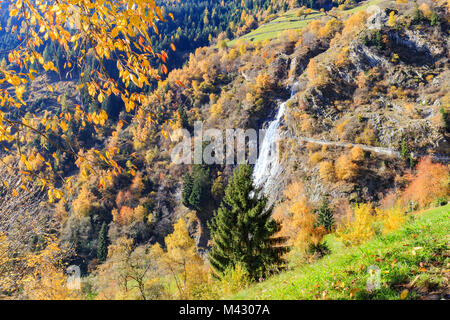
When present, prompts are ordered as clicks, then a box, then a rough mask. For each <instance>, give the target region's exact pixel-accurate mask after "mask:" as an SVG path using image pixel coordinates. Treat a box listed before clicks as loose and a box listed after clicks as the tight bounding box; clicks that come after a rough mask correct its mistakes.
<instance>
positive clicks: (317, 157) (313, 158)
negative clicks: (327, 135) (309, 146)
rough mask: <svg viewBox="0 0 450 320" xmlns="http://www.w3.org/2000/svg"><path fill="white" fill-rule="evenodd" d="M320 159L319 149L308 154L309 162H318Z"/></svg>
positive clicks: (321, 155)
mask: <svg viewBox="0 0 450 320" xmlns="http://www.w3.org/2000/svg"><path fill="white" fill-rule="evenodd" d="M322 159H323V154H322V152H320V151H318V152H314V153H310V154H309V162H311V163H312V164H318V163H319V162H320V161H322Z"/></svg>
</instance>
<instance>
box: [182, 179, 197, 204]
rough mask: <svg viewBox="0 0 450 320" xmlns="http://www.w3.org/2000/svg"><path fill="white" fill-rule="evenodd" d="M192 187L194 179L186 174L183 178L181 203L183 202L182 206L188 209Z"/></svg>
mask: <svg viewBox="0 0 450 320" xmlns="http://www.w3.org/2000/svg"><path fill="white" fill-rule="evenodd" d="M193 185H194V179H193V178H192V176H191V175H190V174H189V172H188V173H186V175H185V176H184V182H183V191H182V193H181V201H182V202H183V205H184V206H185V207H188V208H190V207H191V205H190V203H189V197H190V196H191V193H192V186H193Z"/></svg>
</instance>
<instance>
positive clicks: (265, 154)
mask: <svg viewBox="0 0 450 320" xmlns="http://www.w3.org/2000/svg"><path fill="white" fill-rule="evenodd" d="M296 87H297V83H294V85H293V86H292V90H291V97H292V96H293V95H294V94H295V93H296ZM286 103H287V101H285V102H283V103H282V104H281V105H280V107H279V109H278V112H277V115H276V117H275V119H274V120H273V121H271V122H270V124H269V127H268V128H267V130H266V134H265V136H264V140H263V142H262V145H261V148H260V151H259V156H258V159H257V160H256V163H255V167H254V169H253V183H254V184H255V186H256V187H258V188H262V190H263V191H265V186H266V185H268V184H269V183H270V182H271V181H272V180H273V179H275V178H276V177H277V176H278V175H279V174H280V173H281V168H280V165H279V159H278V148H277V141H278V139H279V138H280V134H279V129H280V123H281V121H282V119H283V116H284V112H285V109H286Z"/></svg>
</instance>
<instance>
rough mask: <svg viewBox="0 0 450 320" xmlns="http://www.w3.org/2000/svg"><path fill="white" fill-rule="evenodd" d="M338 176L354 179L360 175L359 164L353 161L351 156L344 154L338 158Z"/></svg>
mask: <svg viewBox="0 0 450 320" xmlns="http://www.w3.org/2000/svg"><path fill="white" fill-rule="evenodd" d="M335 171H336V177H337V178H338V179H339V180H347V181H350V180H353V179H355V178H356V176H357V175H358V165H357V164H356V163H354V162H353V161H352V159H351V158H350V156H348V155H346V154H344V155H342V156H340V157H339V158H338V159H337V160H336V165H335Z"/></svg>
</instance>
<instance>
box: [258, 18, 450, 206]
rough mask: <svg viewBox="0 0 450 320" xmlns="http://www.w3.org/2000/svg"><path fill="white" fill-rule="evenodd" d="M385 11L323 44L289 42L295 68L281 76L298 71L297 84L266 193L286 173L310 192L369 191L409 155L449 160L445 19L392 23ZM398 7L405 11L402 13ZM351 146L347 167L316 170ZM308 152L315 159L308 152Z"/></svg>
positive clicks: (374, 194) (385, 188)
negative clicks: (342, 174) (330, 174)
mask: <svg viewBox="0 0 450 320" xmlns="http://www.w3.org/2000/svg"><path fill="white" fill-rule="evenodd" d="M385 12H387V14H386V13H385ZM385 12H384V11H383V17H381V19H378V20H377V19H375V20H372V21H374V22H372V25H371V20H370V19H368V20H367V21H368V22H367V24H368V25H367V27H366V28H362V30H361V32H359V33H357V34H356V35H355V37H353V38H350V39H346V38H345V36H341V37H340V38H339V37H338V38H337V39H335V40H333V41H332V44H331V46H329V47H328V48H327V47H326V46H325V48H326V49H323V47H322V49H316V50H308V51H306V52H305V49H300V48H297V49H296V50H295V51H294V52H293V53H292V54H291V55H289V60H290V61H291V64H290V69H291V70H295V71H294V75H292V74H291V76H290V78H288V79H287V81H288V82H292V81H294V80H298V81H299V87H300V88H299V92H298V93H297V94H296V96H294V97H293V98H292V99H291V100H290V101H288V102H287V104H286V105H287V110H286V116H285V119H284V122H283V124H282V125H281V128H282V129H281V130H282V131H284V132H283V133H282V134H283V137H284V139H282V140H281V142H280V144H279V148H280V150H281V154H282V156H281V159H280V161H281V165H280V171H281V172H282V173H281V174H280V176H279V178H278V179H276V181H273V180H272V181H269V182H268V184H267V185H266V193H267V194H268V195H270V198H271V199H272V200H273V201H274V202H275V201H276V200H277V199H281V198H282V192H281V191H282V190H283V187H284V186H285V185H286V184H287V183H288V182H289V181H292V180H303V181H304V182H305V185H306V188H307V192H308V193H309V197H310V199H311V200H312V201H317V200H318V199H320V198H321V197H322V196H323V195H329V196H330V197H331V199H339V198H346V199H350V200H351V201H378V200H380V198H381V197H383V195H384V194H386V193H387V192H389V190H393V189H395V188H397V187H401V185H399V184H397V183H396V176H397V175H398V174H401V173H402V172H404V171H405V170H407V168H408V166H409V163H408V161H410V160H408V159H410V158H415V159H416V160H417V158H418V157H421V156H425V155H430V156H431V157H432V158H434V159H435V160H436V161H441V162H448V161H449V160H450V158H449V154H450V149H449V141H448V138H449V136H448V128H447V129H446V128H445V124H444V121H445V119H443V116H442V109H443V108H448V106H446V105H445V103H446V102H445V101H447V100H446V99H448V85H445V83H449V80H450V78H449V70H448V52H449V42H448V38H447V37H446V30H448V26H447V24H446V23H445V22H443V23H441V24H439V25H435V26H430V25H429V23H428V24H426V23H425V24H418V25H415V26H409V27H404V26H401V27H400V26H396V27H393V26H390V25H388V22H387V21H388V19H387V18H386V17H387V15H388V14H389V10H386V11H385ZM397 14H398V16H399V17H401V18H398V19H407V15H406V13H401V12H400V13H398V12H397ZM375 21H378V22H379V21H381V24H380V23H377V24H375ZM311 52H314V54H311ZM340 52H345V58H344V60H345V61H344V62H338V61H337V59H336V57H337V56H338V55H339V53H340ZM312 58H314V59H315V60H316V63H317V65H319V67H318V68H319V69H320V68H321V69H322V71H320V70H319V71H316V72H324V73H325V74H326V76H327V79H328V80H325V81H324V82H323V83H319V84H317V82H318V81H316V79H312V78H311V76H312V74H313V72H308V68H310V67H307V66H308V64H309V63H310V61H311V59H312ZM301 62H302V63H301ZM319 76H320V75H319ZM446 86H447V87H446ZM445 88H447V89H445ZM447 103H448V101H447ZM355 146H360V147H362V149H363V151H364V158H363V159H362V160H359V161H354V162H353V163H355V164H356V165H357V166H358V168H357V172H356V173H355V176H354V177H353V178H351V179H339V178H337V177H334V178H330V180H328V181H327V180H326V179H324V174H322V175H321V173H320V168H321V164H322V163H323V162H326V161H328V162H330V163H332V164H333V165H334V166H335V169H336V166H337V161H336V160H337V159H338V158H339V157H340V156H342V155H345V154H350V149H351V148H353V147H355ZM402 148H404V149H403V151H402ZM313 154H315V155H316V156H317V158H320V159H319V160H317V159H312V155H313ZM405 158H406V159H407V160H406V161H405ZM413 161H414V160H413Z"/></svg>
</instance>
